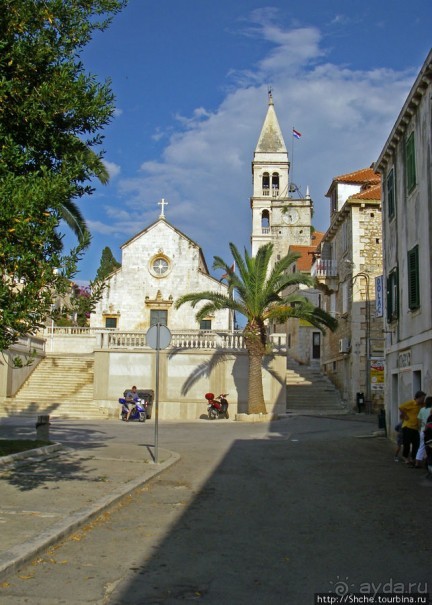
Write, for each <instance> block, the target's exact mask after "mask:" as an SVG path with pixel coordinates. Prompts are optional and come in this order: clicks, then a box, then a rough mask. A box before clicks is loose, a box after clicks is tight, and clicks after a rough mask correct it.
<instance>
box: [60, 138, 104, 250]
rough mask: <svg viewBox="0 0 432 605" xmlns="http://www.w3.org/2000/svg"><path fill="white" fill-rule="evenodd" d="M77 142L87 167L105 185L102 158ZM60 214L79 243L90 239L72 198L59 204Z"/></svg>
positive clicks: (85, 224) (82, 218) (84, 222)
mask: <svg viewBox="0 0 432 605" xmlns="http://www.w3.org/2000/svg"><path fill="white" fill-rule="evenodd" d="M79 143H80V147H81V152H82V153H83V154H84V157H85V159H86V165H87V169H88V170H89V171H90V173H91V174H93V175H94V176H96V177H97V178H98V179H99V181H100V182H101V183H102V185H106V184H107V183H108V181H109V173H108V170H107V168H106V166H105V164H104V163H103V161H102V158H101V157H100V156H99V155H98V154H97V153H95V152H94V151H93V150H92V149H89V148H88V147H87V146H86V145H85V144H84V143H81V141H79ZM60 216H61V218H62V219H63V220H64V222H65V223H66V225H67V226H68V227H69V229H71V231H73V233H74V234H75V236H76V238H77V239H78V241H79V242H80V244H84V242H87V241H90V232H89V229H88V227H87V223H86V221H85V218H84V217H83V215H82V213H81V210H80V209H79V208H78V206H77V204H76V203H75V202H74V201H73V200H72V199H69V200H66V201H64V202H63V203H62V204H61V206H60Z"/></svg>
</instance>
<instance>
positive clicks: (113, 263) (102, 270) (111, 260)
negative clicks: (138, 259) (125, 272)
mask: <svg viewBox="0 0 432 605" xmlns="http://www.w3.org/2000/svg"><path fill="white" fill-rule="evenodd" d="M119 267H121V263H119V262H118V260H116V259H115V257H114V254H113V253H112V252H111V248H110V247H109V246H105V248H104V249H103V250H102V254H101V260H100V265H99V268H98V270H97V273H96V281H99V280H104V279H105V278H107V277H108V275H110V274H111V273H112V272H113V271H115V270H116V269H118V268H119Z"/></svg>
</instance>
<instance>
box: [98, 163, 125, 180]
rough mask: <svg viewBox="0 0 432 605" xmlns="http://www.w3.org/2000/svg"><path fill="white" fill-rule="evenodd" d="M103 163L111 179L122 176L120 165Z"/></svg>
mask: <svg viewBox="0 0 432 605" xmlns="http://www.w3.org/2000/svg"><path fill="white" fill-rule="evenodd" d="M102 162H103V164H104V166H105V168H106V169H107V170H108V174H109V175H110V178H115V177H116V176H118V175H119V174H120V172H121V168H120V166H119V165H118V164H115V163H114V162H108V160H102Z"/></svg>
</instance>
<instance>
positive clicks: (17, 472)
mask: <svg viewBox="0 0 432 605" xmlns="http://www.w3.org/2000/svg"><path fill="white" fill-rule="evenodd" d="M2 436H3V435H2ZM4 436H6V435H4ZM179 458H180V456H179V455H178V454H176V453H175V452H171V451H169V450H166V449H162V448H158V463H157V464H155V462H154V447H153V446H151V445H147V444H145V443H144V444H134V443H128V445H127V448H125V446H124V444H122V443H119V442H116V441H114V440H113V441H110V440H105V441H103V443H102V442H101V443H98V444H95V443H89V444H87V446H86V444H83V443H81V444H80V448H79V449H75V448H74V449H73V448H71V447H67V446H65V445H61V444H60V443H57V444H55V445H51V446H47V447H45V448H41V449H39V450H32V452H30V453H28V452H27V453H24V454H18V455H15V456H8V457H7V458H3V459H1V458H0V493H1V498H0V527H1V554H0V580H2V579H3V578H5V577H6V576H8V575H9V574H10V573H12V572H13V571H15V570H16V569H18V568H19V567H20V566H21V565H23V564H24V563H25V562H28V561H30V560H32V559H33V558H34V557H35V556H36V555H37V554H38V553H40V552H41V551H42V550H44V549H46V548H47V547H48V546H50V545H51V544H54V543H55V542H57V541H58V540H60V539H61V538H63V537H65V536H66V535H68V534H70V533H71V532H73V531H74V530H76V529H78V528H79V527H81V526H82V525H84V524H85V523H87V522H89V521H91V520H92V519H94V518H96V517H97V516H98V515H100V514H101V513H102V512H103V511H104V510H106V509H108V508H109V507H110V506H112V505H113V504H115V503H116V502H117V501H119V500H120V499H121V498H123V497H124V496H126V495H127V494H130V493H132V492H133V491H134V490H135V489H137V488H138V487H139V486H141V485H142V484H143V483H145V482H146V481H148V480H149V479H150V478H152V477H154V476H155V475H157V474H159V473H160V472H162V471H163V470H165V469H166V468H168V467H169V466H171V465H172V464H174V463H175V462H177V461H178V460H179Z"/></svg>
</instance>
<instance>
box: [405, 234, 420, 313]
mask: <svg viewBox="0 0 432 605" xmlns="http://www.w3.org/2000/svg"><path fill="white" fill-rule="evenodd" d="M408 307H409V308H410V309H412V310H414V309H418V308H419V307H420V280H419V252H418V246H414V248H412V249H411V250H409V251H408Z"/></svg>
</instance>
